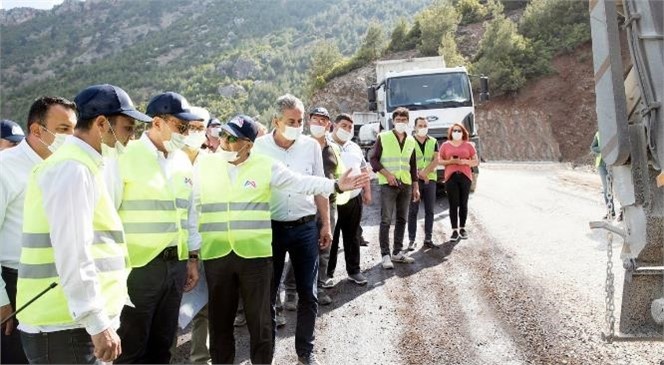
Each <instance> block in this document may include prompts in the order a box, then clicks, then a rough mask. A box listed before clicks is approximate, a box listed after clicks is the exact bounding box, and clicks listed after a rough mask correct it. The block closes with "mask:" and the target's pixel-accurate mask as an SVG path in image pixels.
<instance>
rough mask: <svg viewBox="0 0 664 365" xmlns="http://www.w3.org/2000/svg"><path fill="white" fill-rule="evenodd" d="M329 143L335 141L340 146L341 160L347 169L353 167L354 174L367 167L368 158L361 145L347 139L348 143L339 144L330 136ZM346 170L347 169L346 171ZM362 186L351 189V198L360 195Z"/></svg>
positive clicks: (352, 173)
mask: <svg viewBox="0 0 664 365" xmlns="http://www.w3.org/2000/svg"><path fill="white" fill-rule="evenodd" d="M328 142H329V143H334V144H336V145H337V146H339V149H340V150H341V161H343V163H344V168H345V169H346V170H348V169H353V172H351V176H352V175H356V174H359V173H360V172H361V171H362V170H363V169H366V168H367V165H368V164H367V160H365V159H364V153H363V152H362V149H361V148H360V146H358V145H357V143H355V142H353V141H347V142H346V143H344V144H343V145H342V144H339V143H337V142H336V141H335V140H334V139H333V138H331V137H330V138H328ZM344 172H346V171H344ZM361 192H362V188H358V189H354V190H351V192H350V198H351V199H353V198H355V197H356V196H358V195H360V193H361Z"/></svg>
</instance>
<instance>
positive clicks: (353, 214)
mask: <svg viewBox="0 0 664 365" xmlns="http://www.w3.org/2000/svg"><path fill="white" fill-rule="evenodd" d="M337 210H338V212H339V218H338V219H337V224H336V226H335V227H334V237H333V238H332V248H331V249H330V261H329V263H328V265H327V276H328V277H333V276H334V270H335V269H336V267H337V253H338V252H339V237H340V236H343V240H344V257H345V259H346V272H347V273H348V275H353V274H357V273H358V272H360V241H359V239H358V236H359V234H358V233H359V231H358V227H359V226H360V220H362V195H361V194H360V195H358V196H356V197H355V198H353V199H350V200H349V201H348V203H346V204H344V205H338V206H337Z"/></svg>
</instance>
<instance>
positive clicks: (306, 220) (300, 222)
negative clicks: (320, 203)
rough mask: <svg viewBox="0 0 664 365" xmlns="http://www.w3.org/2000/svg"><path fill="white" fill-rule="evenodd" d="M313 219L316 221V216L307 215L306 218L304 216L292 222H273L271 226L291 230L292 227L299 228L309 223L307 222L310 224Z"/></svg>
mask: <svg viewBox="0 0 664 365" xmlns="http://www.w3.org/2000/svg"><path fill="white" fill-rule="evenodd" d="M315 219H316V215H315V214H312V215H307V216H304V217H302V218H300V219H297V220H294V221H288V222H284V221H275V220H273V221H272V225H273V226H277V227H280V228H293V227H297V226H301V225H303V224H305V223H309V222H311V221H313V220H315Z"/></svg>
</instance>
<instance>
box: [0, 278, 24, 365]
mask: <svg viewBox="0 0 664 365" xmlns="http://www.w3.org/2000/svg"><path fill="white" fill-rule="evenodd" d="M2 280H4V281H5V290H6V291H7V295H8V296H9V303H10V304H11V305H12V308H13V309H14V310H16V281H17V280H18V272H17V271H16V270H15V269H11V268H8V267H3V268H2ZM16 327H18V320H17V319H16V317H14V330H13V331H12V333H11V335H9V336H5V331H2V335H1V336H2V343H1V345H2V346H0V364H27V363H28V359H27V358H26V357H25V353H24V352H23V345H21V334H20V332H19V331H18V330H17V329H16Z"/></svg>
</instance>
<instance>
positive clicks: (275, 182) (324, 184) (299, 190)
mask: <svg viewBox="0 0 664 365" xmlns="http://www.w3.org/2000/svg"><path fill="white" fill-rule="evenodd" d="M254 153H255V152H253V150H252V154H251V155H250V157H249V159H251V156H254ZM249 159H247V161H249ZM247 161H244V162H242V163H241V164H239V165H233V164H231V163H228V178H229V180H230V182H231V183H235V180H236V179H237V176H238V175H239V173H240V170H241V169H242V168H244V167H243V166H245V165H246V163H247ZM202 178H203V175H201V171H200V168H199V165H198V164H196V165H194V179H193V180H194V202H195V204H196V209H197V211H198V212H200V205H201V193H200V191H201V181H202V180H201V179H202ZM270 187H271V188H272V197H274V195H275V193H277V192H281V193H291V194H298V195H300V194H304V195H311V196H313V195H318V194H321V195H325V196H328V195H330V194H332V193H333V192H334V180H330V179H327V178H325V177H318V176H307V175H302V174H299V173H296V172H293V171H291V170H290V169H289V168H288V167H286V166H285V165H284V164H283V163H281V162H280V161H276V160H275V163H274V164H273V165H272V176H271V178H270ZM220 188H223V187H221V186H220ZM270 204H271V203H270ZM272 212H274V210H272ZM194 216H195V217H196V225H197V224H198V222H197V220H198V217H197V216H196V215H194ZM272 219H274V213H272Z"/></svg>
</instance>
